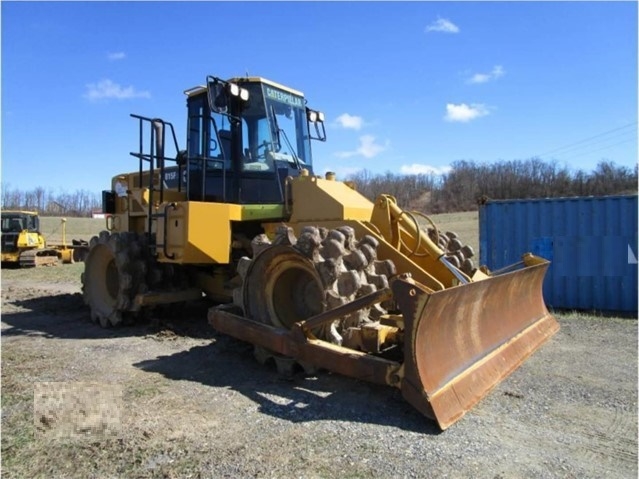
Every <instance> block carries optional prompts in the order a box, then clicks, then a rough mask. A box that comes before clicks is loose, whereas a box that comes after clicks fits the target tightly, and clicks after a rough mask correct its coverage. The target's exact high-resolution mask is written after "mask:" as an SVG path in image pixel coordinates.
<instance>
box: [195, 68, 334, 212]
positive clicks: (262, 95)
mask: <svg viewBox="0 0 639 479" xmlns="http://www.w3.org/2000/svg"><path fill="white" fill-rule="evenodd" d="M185 94H186V95H187V110H188V122H187V125H188V126H187V151H186V160H185V161H186V175H185V181H186V185H185V187H186V191H187V197H188V199H189V200H191V201H214V202H224V203H237V204H281V203H284V200H285V180H286V178H287V177H289V176H299V175H300V174H306V172H308V174H313V168H312V158H311V144H310V141H311V139H316V140H320V141H325V139H326V134H325V130H324V123H323V115H322V114H321V113H319V112H317V111H314V110H310V109H309V108H307V107H306V100H305V99H304V95H303V94H302V93H301V92H299V91H296V90H293V89H291V88H288V87H285V86H283V85H279V84H277V83H274V82H272V81H269V80H266V79H264V78H248V77H247V78H234V79H231V80H228V81H224V80H221V79H219V78H216V77H208V78H207V85H206V86H199V87H195V88H192V89H190V90H187V91H186V92H185Z"/></svg>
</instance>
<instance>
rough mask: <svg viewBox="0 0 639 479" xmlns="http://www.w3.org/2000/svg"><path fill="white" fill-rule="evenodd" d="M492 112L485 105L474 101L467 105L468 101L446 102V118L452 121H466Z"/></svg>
mask: <svg viewBox="0 0 639 479" xmlns="http://www.w3.org/2000/svg"><path fill="white" fill-rule="evenodd" d="M489 113H490V111H489V110H488V108H487V107H486V106H485V105H482V104H478V103H473V104H471V105H467V104H466V103H460V104H458V105H456V104H454V103H447V104H446V116H444V120H446V121H451V122H461V123H466V122H469V121H471V120H475V119H476V118H479V117H482V116H486V115H488V114H489Z"/></svg>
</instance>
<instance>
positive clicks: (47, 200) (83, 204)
mask: <svg viewBox="0 0 639 479" xmlns="http://www.w3.org/2000/svg"><path fill="white" fill-rule="evenodd" d="M1 198H2V209H3V210H27V211H37V212H38V213H39V214H40V215H41V216H71V217H90V216H91V214H92V212H93V211H94V210H101V209H102V194H101V193H100V194H96V193H93V192H91V191H88V190H77V191H75V192H74V193H67V192H60V193H54V192H53V191H52V190H46V189H45V188H43V187H37V188H34V189H32V190H21V189H19V188H12V187H11V186H10V185H5V184H3V185H2V194H1Z"/></svg>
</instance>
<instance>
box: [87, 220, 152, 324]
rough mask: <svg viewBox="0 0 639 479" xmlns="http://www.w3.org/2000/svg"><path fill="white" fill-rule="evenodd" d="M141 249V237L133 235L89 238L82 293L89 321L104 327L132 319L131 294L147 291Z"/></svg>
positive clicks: (133, 295) (106, 233)
mask: <svg viewBox="0 0 639 479" xmlns="http://www.w3.org/2000/svg"><path fill="white" fill-rule="evenodd" d="M144 250H145V247H144V237H143V236H141V235H138V234H136V233H130V232H124V233H109V232H108V231H102V232H101V233H100V235H99V236H94V237H93V238H92V239H91V242H90V250H89V253H88V255H87V257H86V260H85V268H84V273H83V274H82V292H83V296H84V302H85V303H86V304H87V305H89V307H90V308H91V319H92V320H93V322H95V323H99V324H100V325H101V326H102V327H104V328H106V327H111V326H117V325H119V324H121V323H122V322H123V321H125V320H127V319H133V318H134V316H135V313H134V312H133V310H134V309H135V308H134V304H133V300H134V298H135V295H136V294H138V293H143V292H145V291H146V290H147V289H148V288H147V284H146V272H147V264H146V262H145V261H144V259H143V252H144Z"/></svg>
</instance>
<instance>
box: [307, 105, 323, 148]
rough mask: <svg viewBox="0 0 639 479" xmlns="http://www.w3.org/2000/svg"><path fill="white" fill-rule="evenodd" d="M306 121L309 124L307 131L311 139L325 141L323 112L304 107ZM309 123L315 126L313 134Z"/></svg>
mask: <svg viewBox="0 0 639 479" xmlns="http://www.w3.org/2000/svg"><path fill="white" fill-rule="evenodd" d="M306 121H307V122H308V125H309V128H308V130H309V133H310V135H311V140H319V141H326V129H325V127H324V113H322V112H321V111H315V110H311V109H310V108H308V107H307V108H306ZM311 124H313V125H314V126H315V135H313V132H312V131H311V128H310V126H311Z"/></svg>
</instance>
